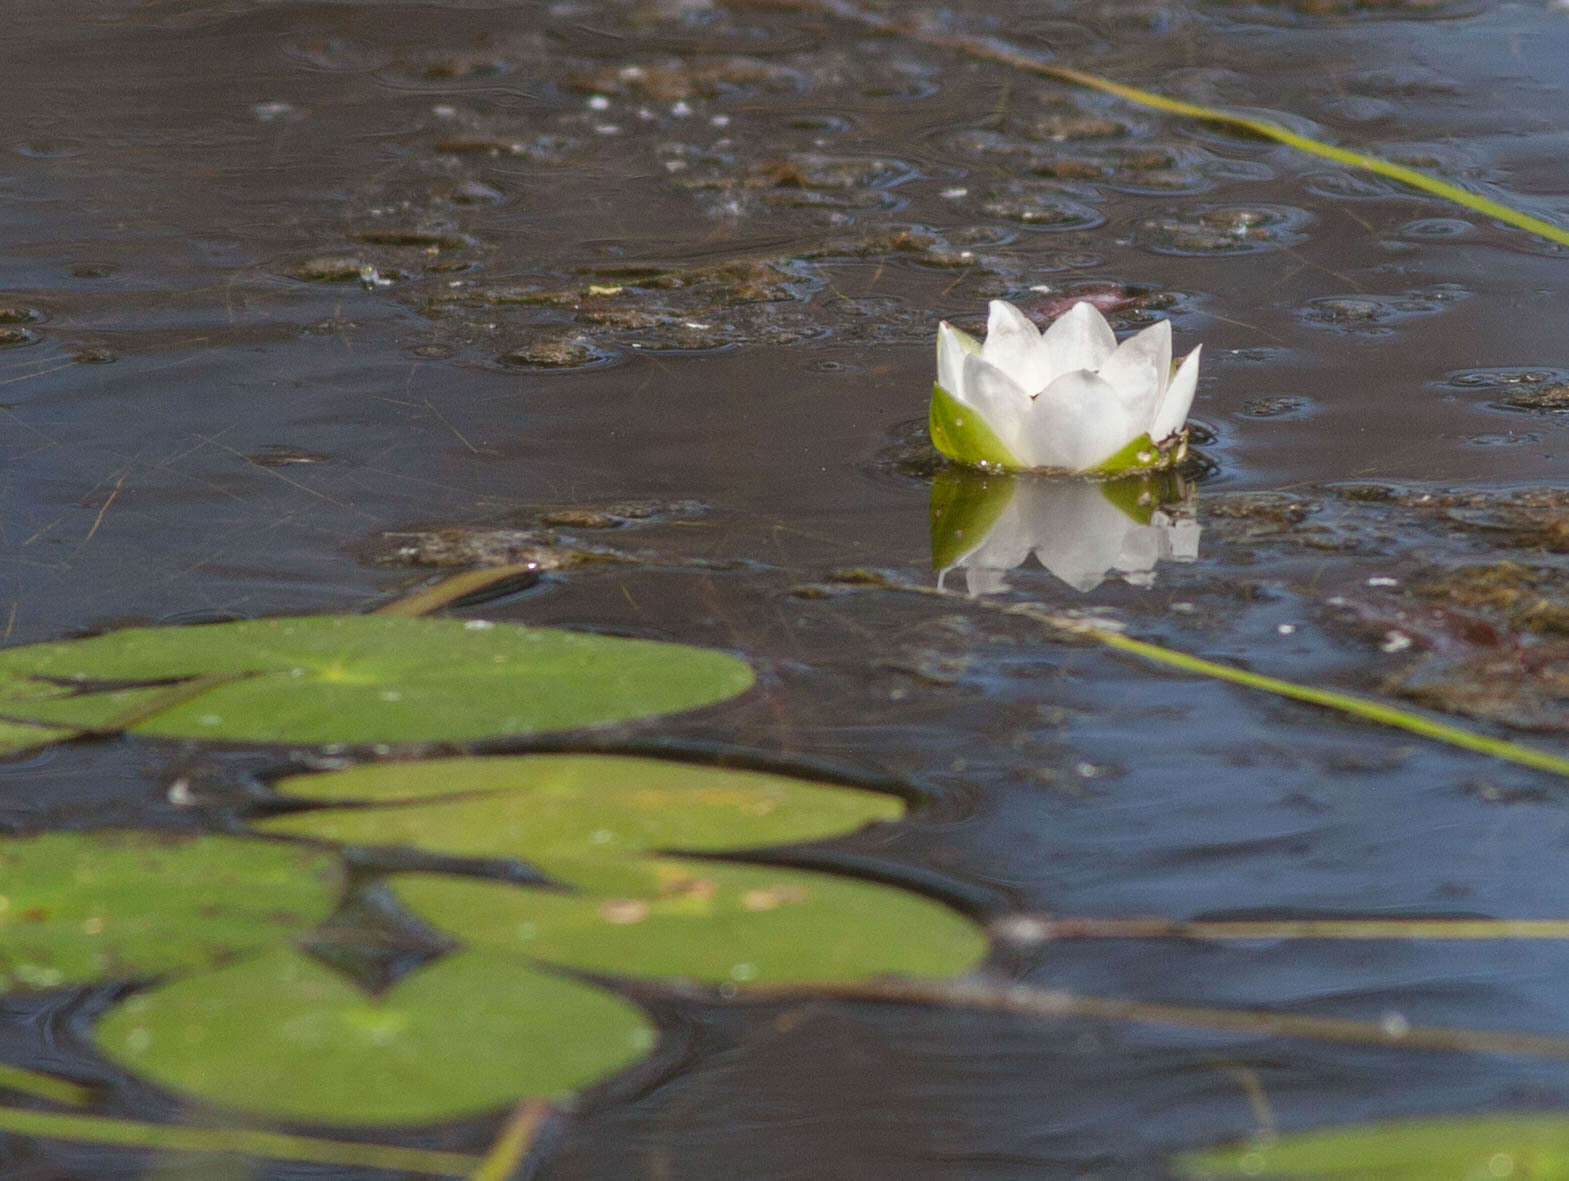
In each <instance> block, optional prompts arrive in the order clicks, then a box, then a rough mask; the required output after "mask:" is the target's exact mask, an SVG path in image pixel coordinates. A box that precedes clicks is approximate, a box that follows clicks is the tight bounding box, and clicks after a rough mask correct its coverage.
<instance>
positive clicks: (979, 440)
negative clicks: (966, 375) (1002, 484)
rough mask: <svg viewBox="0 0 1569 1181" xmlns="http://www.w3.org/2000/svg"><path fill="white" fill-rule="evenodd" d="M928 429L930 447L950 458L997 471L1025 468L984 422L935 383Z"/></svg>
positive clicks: (928, 416)
mask: <svg viewBox="0 0 1569 1181" xmlns="http://www.w3.org/2000/svg"><path fill="white" fill-rule="evenodd" d="M927 429H928V430H929V431H930V433H931V436H932V446H934V447H936V448H937V450H939V451H941V452H942V453H943V454H944V455H946V456H947V457H948V458H949V459H956V460H958V461H959V462H960V463H969V464H979V465H982V466H985V467H990V468H996V469H997V470H998V471H1010V470H1012V471H1017V470H1019V469H1020V468H1022V467H1024V466H1025V465H1024V464H1022V463H1020V462H1019V461H1018V460H1017V459H1015V458H1014V455H1013V452H1012V451H1010V450H1009V449H1008V447H1007V445H1006V444H1005V443H1003V441H1002V440H1001V439H999V438H998V437H997V435H996V434H995V432H993V431H992V429H991V427H990V426H989V425H987V422H986V420H985V419H983V418H982V417H981V416H980V415H979V414H977V413H976V412H975V411H973V410H971V409H970V408H969V407H968V406H965V405H964V404H963V403H962V402H960V401H959V400H958V399H957V398H955V397H954V396H953V395H952V394H950V393H949V392H948V391H947V390H945V389H943V388H942V386H940V385H937V384H935V383H934V384H933V385H932V405H931V410H930V412H929V413H928V415H927Z"/></svg>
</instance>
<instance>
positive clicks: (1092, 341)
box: [1043, 300, 1117, 384]
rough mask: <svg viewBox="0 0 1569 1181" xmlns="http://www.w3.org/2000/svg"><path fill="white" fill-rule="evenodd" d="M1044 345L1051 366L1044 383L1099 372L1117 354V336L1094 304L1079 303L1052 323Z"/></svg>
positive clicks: (1081, 301) (1047, 330)
mask: <svg viewBox="0 0 1569 1181" xmlns="http://www.w3.org/2000/svg"><path fill="white" fill-rule="evenodd" d="M1043 343H1044V345H1045V348H1046V353H1047V356H1048V357H1049V358H1050V366H1051V372H1050V374H1049V375H1048V376H1047V378H1046V380H1047V381H1054V380H1056V379H1057V378H1058V377H1061V376H1062V375H1063V374H1064V373H1072V372H1073V371H1074V370H1075V369H1088V370H1090V372H1092V373H1093V372H1094V371H1095V370H1097V369H1099V368H1100V367H1101V366H1102V365H1104V364H1105V363H1106V358H1107V357H1109V356H1111V354H1112V353H1113V352H1114V351H1115V350H1116V348H1117V334H1116V333H1114V332H1113V331H1112V330H1111V325H1110V324H1108V323H1106V317H1105V316H1103V315H1101V314H1100V312H1099V311H1097V310H1096V308H1095V305H1094V304H1092V303H1086V302H1085V301H1084V300H1080V301H1079V302H1078V303H1076V304H1074V305H1073V306H1072V307H1071V308H1069V309H1068V310H1067V311H1065V312H1063V313H1062V315H1060V316H1058V317H1057V318H1056V319H1055V320H1053V321H1052V325H1051V327H1050V328H1048V329H1046V334H1045V336H1044V338H1043ZM1043 384H1044V383H1043Z"/></svg>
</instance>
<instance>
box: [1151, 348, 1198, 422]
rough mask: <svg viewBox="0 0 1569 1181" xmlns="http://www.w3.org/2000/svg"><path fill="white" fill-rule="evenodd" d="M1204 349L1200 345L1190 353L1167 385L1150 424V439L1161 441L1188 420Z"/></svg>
mask: <svg viewBox="0 0 1569 1181" xmlns="http://www.w3.org/2000/svg"><path fill="white" fill-rule="evenodd" d="M1203 351H1204V346H1203V345H1199V346H1197V347H1196V348H1195V349H1194V350H1193V351H1192V352H1191V353H1189V354H1188V355H1187V359H1186V360H1184V361H1183V362H1182V364H1181V365H1180V366H1178V367H1177V372H1176V375H1175V376H1174V377H1173V378H1172V379H1171V384H1170V385H1169V386H1167V387H1166V396H1165V397H1164V398H1163V399H1161V403H1160V406H1159V408H1158V409H1156V411H1155V418H1154V420H1153V421H1152V422H1151V424H1150V439H1151V440H1152V441H1153V442H1156V443H1159V442H1161V441H1162V440H1163V439H1165V438H1167V437H1169V436H1171V435H1174V434H1176V433H1177V432H1178V431H1180V430H1181V429H1182V424H1183V423H1185V422H1187V421H1188V411H1189V410H1190V409H1192V408H1193V395H1194V393H1195V392H1196V391H1197V390H1198V385H1199V354H1200V353H1201V352H1203Z"/></svg>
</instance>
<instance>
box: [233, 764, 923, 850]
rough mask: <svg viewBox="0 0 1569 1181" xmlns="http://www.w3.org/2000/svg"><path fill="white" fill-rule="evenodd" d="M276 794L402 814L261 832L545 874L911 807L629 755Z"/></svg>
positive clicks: (788, 839)
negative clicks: (514, 862) (508, 861)
mask: <svg viewBox="0 0 1569 1181" xmlns="http://www.w3.org/2000/svg"><path fill="white" fill-rule="evenodd" d="M275 786H276V787H277V788H278V790H279V791H281V792H283V793H285V794H286V795H290V796H294V797H298V798H305V799H313V800H321V801H341V802H345V803H352V804H359V803H362V802H368V801H376V802H384V803H390V804H392V805H394V806H390V807H380V808H363V807H350V808H335V809H323V810H320V811H315V812H301V813H295V814H293V815H288V816H278V817H273V818H271V819H268V820H265V821H262V822H260V823H259V824H258V826H257V827H259V828H260V829H262V830H263V831H267V832H277V833H290V834H293V835H297V836H311V837H318V838H321V839H324V840H329V841H335V842H338V843H342V844H359V845H408V846H413V847H415V848H418V849H422V850H424V851H426V852H432V853H441V854H446V855H450V856H460V857H518V858H522V859H524V860H528V861H533V862H537V863H539V864H541V865H542V866H544V867H545V868H546V869H547V870H549V869H550V868H551V867H552V866H553V865H554V864H555V863H556V862H558V861H562V862H572V861H577V860H580V859H582V858H584V857H620V856H626V855H629V854H638V853H644V852H647V851H650V850H661V849H680V850H685V851H689V852H696V851H703V852H709V851H720V850H734V849H749V848H758V847H761V846H765V845H780V844H787V843H793V842H796V841H809V840H818V839H821V838H824V837H830V836H838V835H840V834H842V833H846V832H850V831H852V830H853V829H856V828H858V827H860V826H861V825H863V824H867V823H870V822H871V821H874V820H895V819H897V818H898V817H900V816H901V815H903V813H904V804H903V802H902V801H901V800H899V799H898V798H897V797H896V796H891V795H887V794H885V793H883V792H872V791H861V790H857V789H855V788H848V787H838V786H834V785H831V784H824V783H812V782H810V781H808V780H804V779H794V778H791V777H788V776H784V775H774V774H770V773H768V772H763V771H746V770H738V769H730V768H722V767H701V766H694V765H692V764H689V763H677V762H672V761H669V760H665V759H646V758H633V757H629V756H623V755H519V756H511V757H504V758H481V759H429V760H424V761H421V762H410V763H384V764H378V765H372V766H362V767H351V768H349V769H348V770H345V771H333V772H329V773H327V774H321V775H295V776H290V777H288V778H285V779H280V780H279V781H278V782H277V784H276V785H275Z"/></svg>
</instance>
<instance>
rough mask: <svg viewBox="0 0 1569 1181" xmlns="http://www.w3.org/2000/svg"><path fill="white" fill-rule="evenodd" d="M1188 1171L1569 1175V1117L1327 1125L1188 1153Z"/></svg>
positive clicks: (1461, 1178)
mask: <svg viewBox="0 0 1569 1181" xmlns="http://www.w3.org/2000/svg"><path fill="white" fill-rule="evenodd" d="M1172 1165H1173V1168H1174V1170H1175V1172H1176V1173H1177V1175H1179V1176H1182V1177H1293V1178H1300V1179H1304V1181H1305V1179H1307V1178H1320V1179H1324V1181H1328V1179H1331V1178H1333V1179H1335V1181H1375V1179H1376V1181H1431V1178H1435V1177H1445V1178H1453V1179H1454V1181H1467V1179H1472V1178H1474V1179H1475V1181H1483V1179H1485V1178H1497V1177H1521V1178H1524V1177H1529V1178H1531V1179H1532V1181H1549V1179H1551V1181H1564V1179H1565V1178H1569V1118H1566V1117H1565V1116H1564V1115H1563V1114H1562V1113H1558V1114H1551V1115H1536V1114H1531V1115H1499V1116H1486V1117H1481V1118H1448V1117H1446V1118H1440V1119H1421V1120H1404V1121H1400V1122H1398V1123H1386V1124H1368V1125H1362V1126H1357V1127H1349V1128H1325V1129H1321V1130H1319V1131H1314V1132H1303V1133H1298V1134H1296V1135H1292V1136H1284V1137H1282V1138H1280V1139H1279V1140H1277V1141H1274V1142H1273V1143H1269V1144H1260V1145H1257V1146H1247V1147H1237V1148H1222V1149H1213V1150H1210V1151H1206V1152H1195V1153H1189V1154H1186V1155H1184V1156H1181V1157H1178V1158H1177V1159H1176V1160H1175V1161H1173V1162H1172Z"/></svg>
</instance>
